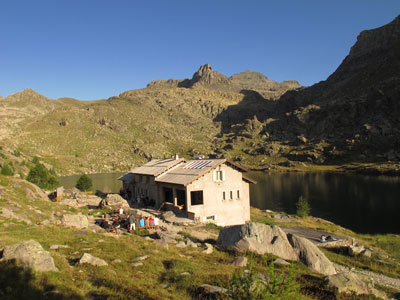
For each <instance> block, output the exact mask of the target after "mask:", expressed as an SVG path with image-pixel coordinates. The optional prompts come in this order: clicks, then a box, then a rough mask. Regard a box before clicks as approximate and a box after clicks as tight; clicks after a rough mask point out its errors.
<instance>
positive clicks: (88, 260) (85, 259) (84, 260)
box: [79, 253, 108, 267]
mask: <svg viewBox="0 0 400 300" xmlns="http://www.w3.org/2000/svg"><path fill="white" fill-rule="evenodd" d="M79 264H80V265H82V264H90V265H92V266H97V267H103V266H108V263H107V262H106V261H105V260H103V259H101V258H98V257H95V256H92V255H91V254H89V253H84V254H83V255H82V257H81V258H80V259H79Z"/></svg>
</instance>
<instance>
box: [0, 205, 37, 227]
mask: <svg viewBox="0 0 400 300" xmlns="http://www.w3.org/2000/svg"><path fill="white" fill-rule="evenodd" d="M0 211H1V213H0V217H3V218H6V219H14V220H18V221H23V222H25V223H26V224H28V225H32V221H31V220H29V219H28V218H27V217H25V216H23V215H20V214H17V213H14V212H13V211H12V210H11V209H9V208H7V207H0Z"/></svg>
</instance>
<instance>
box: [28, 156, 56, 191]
mask: <svg viewBox="0 0 400 300" xmlns="http://www.w3.org/2000/svg"><path fill="white" fill-rule="evenodd" d="M26 180H28V181H30V182H32V183H34V184H36V185H37V186H38V187H40V188H42V189H54V188H56V187H57V186H59V185H60V182H59V181H58V177H57V175H56V174H55V172H54V170H48V169H47V168H46V167H45V166H44V165H43V164H41V163H40V162H38V160H37V162H36V163H35V165H34V166H33V167H32V168H31V169H30V170H29V173H28V176H27V177H26Z"/></svg>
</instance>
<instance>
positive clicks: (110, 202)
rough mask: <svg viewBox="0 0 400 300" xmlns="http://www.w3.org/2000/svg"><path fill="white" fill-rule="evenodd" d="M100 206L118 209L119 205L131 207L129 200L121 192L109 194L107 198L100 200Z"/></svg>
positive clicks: (126, 207) (125, 208)
mask: <svg viewBox="0 0 400 300" xmlns="http://www.w3.org/2000/svg"><path fill="white" fill-rule="evenodd" d="M99 207H100V208H102V207H108V208H111V209H117V208H118V207H121V208H123V209H124V210H127V209H129V208H130V207H129V204H128V202H127V201H126V200H125V199H124V198H122V197H121V196H120V195H119V194H108V195H107V197H106V198H104V199H103V200H101V201H100V203H99Z"/></svg>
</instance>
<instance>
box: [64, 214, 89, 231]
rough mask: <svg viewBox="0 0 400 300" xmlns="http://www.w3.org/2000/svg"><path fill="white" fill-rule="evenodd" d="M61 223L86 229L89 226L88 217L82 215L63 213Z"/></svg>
mask: <svg viewBox="0 0 400 300" xmlns="http://www.w3.org/2000/svg"><path fill="white" fill-rule="evenodd" d="M61 224H62V225H65V226H68V227H75V228H79V229H86V228H88V227H89V221H88V218H87V217H86V216H84V215H63V216H62V218H61Z"/></svg>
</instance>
